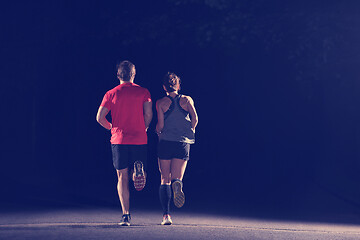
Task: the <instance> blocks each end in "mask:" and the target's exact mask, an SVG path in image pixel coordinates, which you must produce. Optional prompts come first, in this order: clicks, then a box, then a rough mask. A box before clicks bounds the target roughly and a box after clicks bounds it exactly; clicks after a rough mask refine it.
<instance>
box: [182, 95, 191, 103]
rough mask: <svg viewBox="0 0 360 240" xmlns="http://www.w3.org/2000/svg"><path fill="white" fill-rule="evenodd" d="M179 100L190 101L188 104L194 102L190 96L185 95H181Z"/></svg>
mask: <svg viewBox="0 0 360 240" xmlns="http://www.w3.org/2000/svg"><path fill="white" fill-rule="evenodd" d="M181 101H182V102H184V103H190V104H193V103H194V100H193V99H192V98H191V97H190V96H187V95H181Z"/></svg>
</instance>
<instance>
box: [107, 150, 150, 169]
mask: <svg viewBox="0 0 360 240" xmlns="http://www.w3.org/2000/svg"><path fill="white" fill-rule="evenodd" d="M111 150H112V158H113V165H114V168H115V169H117V170H121V169H125V168H129V169H133V166H134V162H135V161H141V162H143V164H144V168H145V169H146V162H147V145H146V144H145V145H125V144H111Z"/></svg>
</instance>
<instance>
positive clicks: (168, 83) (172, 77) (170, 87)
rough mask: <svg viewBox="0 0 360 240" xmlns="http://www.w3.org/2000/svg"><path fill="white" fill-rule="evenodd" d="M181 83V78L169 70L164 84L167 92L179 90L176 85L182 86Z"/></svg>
mask: <svg viewBox="0 0 360 240" xmlns="http://www.w3.org/2000/svg"><path fill="white" fill-rule="evenodd" d="M180 83H181V81H180V78H179V77H178V76H177V75H176V74H175V73H172V72H168V73H167V74H166V75H165V77H164V79H163V85H164V87H165V89H166V91H167V92H175V91H177V90H179V89H177V88H176V85H179V86H180Z"/></svg>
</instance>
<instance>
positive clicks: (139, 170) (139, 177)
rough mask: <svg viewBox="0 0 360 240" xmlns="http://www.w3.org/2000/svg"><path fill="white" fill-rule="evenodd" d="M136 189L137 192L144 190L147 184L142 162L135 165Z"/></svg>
mask: <svg viewBox="0 0 360 240" xmlns="http://www.w3.org/2000/svg"><path fill="white" fill-rule="evenodd" d="M133 179H134V187H135V189H136V190H137V191H141V190H143V189H144V187H145V184H146V177H145V172H144V165H143V163H142V162H141V161H136V162H135V163H134V178H133Z"/></svg>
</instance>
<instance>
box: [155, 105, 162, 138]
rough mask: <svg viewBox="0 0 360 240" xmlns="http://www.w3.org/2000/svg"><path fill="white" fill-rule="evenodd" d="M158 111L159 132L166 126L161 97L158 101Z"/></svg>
mask: <svg viewBox="0 0 360 240" xmlns="http://www.w3.org/2000/svg"><path fill="white" fill-rule="evenodd" d="M156 112H157V118H158V122H157V124H156V132H157V133H158V134H159V133H161V131H162V129H163V128H164V112H163V110H162V108H161V99H160V100H158V101H157V102H156Z"/></svg>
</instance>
